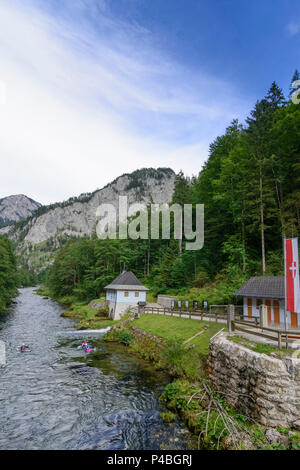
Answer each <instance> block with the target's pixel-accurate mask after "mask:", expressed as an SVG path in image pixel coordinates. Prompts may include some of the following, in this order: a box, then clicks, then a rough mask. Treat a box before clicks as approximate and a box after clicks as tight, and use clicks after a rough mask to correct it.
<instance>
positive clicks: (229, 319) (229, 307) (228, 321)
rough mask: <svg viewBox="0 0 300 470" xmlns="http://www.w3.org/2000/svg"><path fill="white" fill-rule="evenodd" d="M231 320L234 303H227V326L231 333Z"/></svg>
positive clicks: (232, 318)
mask: <svg viewBox="0 0 300 470" xmlns="http://www.w3.org/2000/svg"><path fill="white" fill-rule="evenodd" d="M233 321H234V305H228V310H227V328H228V331H229V333H232V331H233V325H232V322H233Z"/></svg>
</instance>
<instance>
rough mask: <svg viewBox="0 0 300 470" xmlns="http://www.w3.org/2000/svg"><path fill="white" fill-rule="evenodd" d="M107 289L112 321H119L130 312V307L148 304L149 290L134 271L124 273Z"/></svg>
mask: <svg viewBox="0 0 300 470" xmlns="http://www.w3.org/2000/svg"><path fill="white" fill-rule="evenodd" d="M105 289H106V301H107V303H108V308H109V318H111V319H112V320H119V319H120V318H121V317H122V315H125V314H126V313H127V312H128V309H129V307H137V305H138V303H139V302H146V292H147V290H148V289H147V287H145V286H143V284H142V283H141V282H140V281H139V280H138V278H137V277H136V276H135V274H133V272H132V271H123V272H122V274H120V275H119V276H118V277H116V279H114V280H113V281H112V282H111V283H110V284H108V285H107V286H106V287H105Z"/></svg>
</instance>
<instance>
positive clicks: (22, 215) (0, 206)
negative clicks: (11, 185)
mask: <svg viewBox="0 0 300 470" xmlns="http://www.w3.org/2000/svg"><path fill="white" fill-rule="evenodd" d="M40 206H41V204H40V203H38V202H36V201H34V200H33V199H30V198H29V197H27V196H24V194H17V195H15V196H8V197H4V198H3V199H0V225H9V224H11V223H13V222H18V221H19V220H22V219H26V218H27V217H29V216H31V215H32V214H34V212H35V211H36V210H37V209H38V208H39V207H40Z"/></svg>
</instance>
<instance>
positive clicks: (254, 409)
mask: <svg viewBox="0 0 300 470" xmlns="http://www.w3.org/2000/svg"><path fill="white" fill-rule="evenodd" d="M227 336H228V334H226V333H223V334H220V335H219V336H217V337H216V338H214V339H213V341H212V342H211V344H210V355H209V359H208V364H207V373H208V376H209V379H210V381H211V384H212V385H213V387H214V389H215V390H216V391H217V392H218V391H219V392H221V393H224V398H225V399H226V401H227V403H228V404H229V405H230V406H232V407H234V408H235V409H236V410H237V411H238V412H240V413H241V414H243V415H246V416H249V417H251V418H253V419H255V420H256V421H258V422H260V423H261V424H263V425H265V426H269V427H277V426H281V427H293V428H296V429H298V428H300V359H296V358H290V357H285V358H283V359H278V358H275V357H271V356H267V355H265V354H260V353H256V352H254V351H252V350H250V349H248V348H245V347H243V346H241V345H239V344H237V343H234V342H232V341H230V340H228V339H227Z"/></svg>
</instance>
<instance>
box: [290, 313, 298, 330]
mask: <svg viewBox="0 0 300 470" xmlns="http://www.w3.org/2000/svg"><path fill="white" fill-rule="evenodd" d="M291 325H292V328H298V314H297V313H294V312H291Z"/></svg>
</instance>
